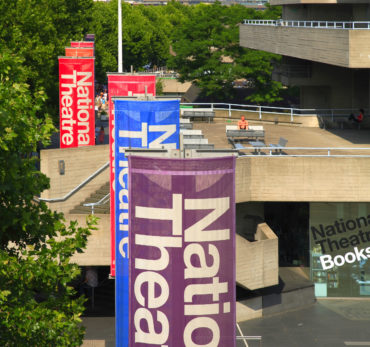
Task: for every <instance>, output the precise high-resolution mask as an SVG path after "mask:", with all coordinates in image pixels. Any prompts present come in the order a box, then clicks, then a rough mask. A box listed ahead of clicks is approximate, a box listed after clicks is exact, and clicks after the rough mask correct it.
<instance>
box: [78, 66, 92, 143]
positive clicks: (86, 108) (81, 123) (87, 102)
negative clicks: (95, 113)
mask: <svg viewBox="0 0 370 347" xmlns="http://www.w3.org/2000/svg"><path fill="white" fill-rule="evenodd" d="M77 77H79V79H78V80H77V86H78V87H77V134H78V135H77V142H78V145H88V144H89V143H90V114H91V112H90V110H92V109H93V104H92V97H91V95H90V89H91V87H92V86H93V80H92V72H91V71H88V72H77Z"/></svg>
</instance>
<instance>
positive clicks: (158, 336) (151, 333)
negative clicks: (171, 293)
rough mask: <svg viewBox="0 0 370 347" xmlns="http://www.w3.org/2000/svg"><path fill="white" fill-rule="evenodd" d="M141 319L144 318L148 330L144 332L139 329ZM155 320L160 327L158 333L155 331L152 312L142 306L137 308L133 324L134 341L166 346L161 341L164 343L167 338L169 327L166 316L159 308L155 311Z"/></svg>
mask: <svg viewBox="0 0 370 347" xmlns="http://www.w3.org/2000/svg"><path fill="white" fill-rule="evenodd" d="M142 320H145V322H146V325H147V327H148V332H145V331H143V330H142V329H141V326H142V324H141V321H142ZM157 322H158V323H160V324H161V328H162V329H161V331H160V333H156V332H155V329H154V322H153V316H152V313H151V312H150V311H149V310H148V309H146V308H144V307H140V308H138V309H137V310H136V312H135V316H134V325H135V328H136V331H135V342H136V343H147V344H155V345H162V347H167V346H164V345H163V343H165V342H166V341H167V339H168V334H169V332H170V327H169V323H168V319H167V316H166V315H165V314H164V313H163V312H161V311H159V310H158V311H157Z"/></svg>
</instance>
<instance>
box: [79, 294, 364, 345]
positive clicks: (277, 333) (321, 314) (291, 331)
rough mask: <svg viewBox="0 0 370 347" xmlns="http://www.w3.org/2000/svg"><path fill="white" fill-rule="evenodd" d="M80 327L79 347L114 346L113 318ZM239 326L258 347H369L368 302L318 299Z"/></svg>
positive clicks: (88, 319) (91, 320) (89, 319)
mask: <svg viewBox="0 0 370 347" xmlns="http://www.w3.org/2000/svg"><path fill="white" fill-rule="evenodd" d="M83 324H84V325H85V327H86V335H85V340H86V342H85V343H84V344H83V347H92V346H95V347H113V346H115V344H114V341H115V338H114V331H115V329H114V324H115V320H114V317H86V318H83ZM240 326H241V328H242V330H243V333H244V334H245V335H249V336H262V344H261V346H262V347H342V346H343V347H345V346H370V329H369V327H370V300H369V299H362V300H361V299H359V300H356V299H348V300H347V299H322V300H319V301H318V302H317V303H316V304H314V305H312V306H311V307H309V308H305V309H301V310H297V311H293V312H289V313H283V314H278V315H276V316H273V317H270V318H260V319H254V320H251V321H246V322H244V323H241V324H240ZM248 345H249V347H257V346H259V342H257V341H249V342H248ZM171 347H176V346H171ZM220 347H229V346H220ZM237 347H245V344H244V342H242V341H238V342H237Z"/></svg>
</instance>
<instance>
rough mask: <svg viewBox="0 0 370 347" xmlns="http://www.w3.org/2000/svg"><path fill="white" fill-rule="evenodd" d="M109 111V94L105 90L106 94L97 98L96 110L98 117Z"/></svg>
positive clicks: (103, 93)
mask: <svg viewBox="0 0 370 347" xmlns="http://www.w3.org/2000/svg"><path fill="white" fill-rule="evenodd" d="M107 109H108V93H107V90H106V89H105V90H104V92H100V93H98V94H97V95H96V97H95V110H96V111H98V116H99V115H100V114H101V112H102V111H106V110H107Z"/></svg>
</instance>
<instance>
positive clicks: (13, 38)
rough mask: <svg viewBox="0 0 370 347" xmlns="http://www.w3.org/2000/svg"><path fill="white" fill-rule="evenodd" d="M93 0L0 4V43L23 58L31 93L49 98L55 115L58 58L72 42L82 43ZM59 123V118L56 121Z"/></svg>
mask: <svg viewBox="0 0 370 347" xmlns="http://www.w3.org/2000/svg"><path fill="white" fill-rule="evenodd" d="M92 5H93V0H12V1H0V43H1V44H2V46H5V47H8V48H9V49H10V50H11V51H13V52H14V53H16V54H17V56H19V57H22V58H23V63H22V64H23V65H24V66H25V68H26V69H25V71H24V73H25V74H26V76H27V80H26V81H27V83H28V84H29V85H30V88H31V91H33V92H34V91H37V90H39V89H40V88H42V89H43V90H45V92H46V94H47V95H48V97H49V99H48V103H45V104H44V105H43V106H42V107H43V109H45V108H47V109H48V110H49V112H50V113H51V114H53V115H57V114H58V105H59V101H58V56H62V55H64V47H66V46H68V45H69V43H70V41H71V40H81V39H82V38H83V35H84V34H85V33H86V31H87V29H88V23H89V22H90V21H91V9H92ZM56 119H58V117H56Z"/></svg>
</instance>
